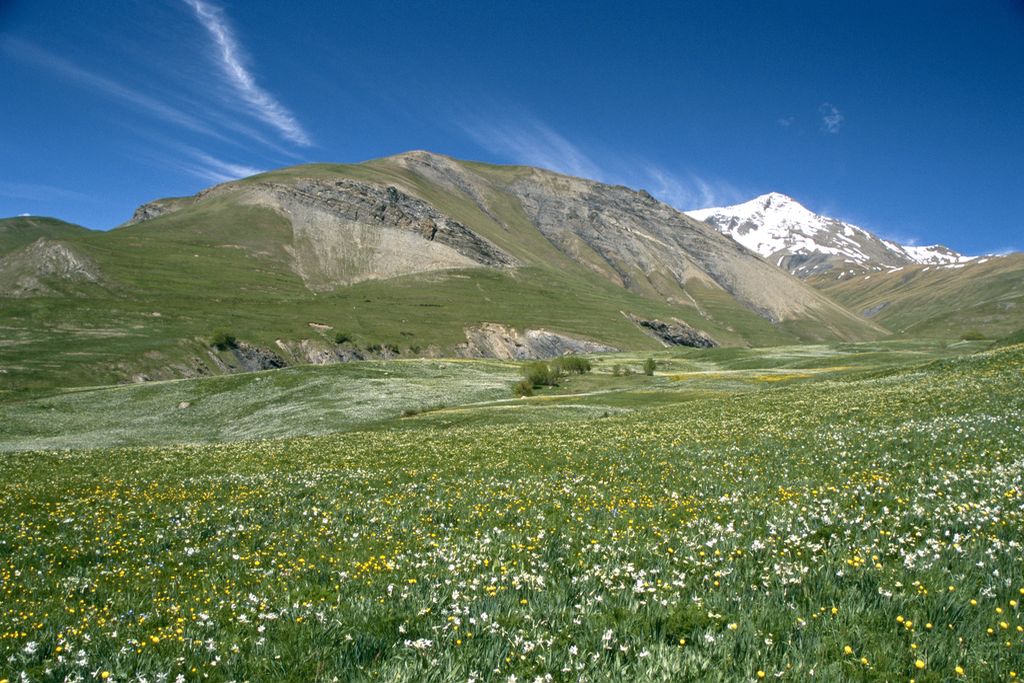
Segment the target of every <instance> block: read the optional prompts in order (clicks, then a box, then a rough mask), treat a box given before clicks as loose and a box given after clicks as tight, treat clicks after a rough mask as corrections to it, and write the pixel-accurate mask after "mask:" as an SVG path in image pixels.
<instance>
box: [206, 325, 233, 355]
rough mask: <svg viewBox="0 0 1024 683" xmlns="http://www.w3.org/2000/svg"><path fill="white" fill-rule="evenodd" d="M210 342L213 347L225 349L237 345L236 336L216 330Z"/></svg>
mask: <svg viewBox="0 0 1024 683" xmlns="http://www.w3.org/2000/svg"><path fill="white" fill-rule="evenodd" d="M210 344H211V345H212V346H213V348H215V349H219V350H221V351H227V350H228V349H233V348H236V347H237V346H238V338H237V337H235V335H233V334H231V333H230V332H226V331H224V330H218V331H217V332H214V333H213V338H212V339H211V340H210Z"/></svg>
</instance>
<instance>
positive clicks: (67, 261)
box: [0, 237, 100, 297]
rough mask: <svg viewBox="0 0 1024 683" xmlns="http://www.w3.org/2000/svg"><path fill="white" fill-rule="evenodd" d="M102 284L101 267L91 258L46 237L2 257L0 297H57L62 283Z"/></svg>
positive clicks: (0, 259)
mask: <svg viewBox="0 0 1024 683" xmlns="http://www.w3.org/2000/svg"><path fill="white" fill-rule="evenodd" d="M99 281H100V271H99V268H98V267H97V266H96V264H95V263H93V262H92V260H91V259H89V258H88V257H86V256H85V255H83V254H81V253H79V252H78V251H76V250H74V249H73V248H71V247H70V246H69V245H67V244H64V243H63V242H55V241H53V240H48V239H46V238H43V237H40V238H39V239H37V240H36V241H35V242H33V243H32V244H30V245H28V246H27V247H25V248H24V249H19V250H18V251H15V252H12V253H10V254H7V255H6V256H2V257H0V296H9V297H27V296H39V295H44V294H54V293H57V291H58V290H59V289H60V285H61V284H65V283H72V284H74V283H89V282H93V283H96V282H99Z"/></svg>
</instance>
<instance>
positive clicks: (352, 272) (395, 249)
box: [210, 178, 519, 291]
mask: <svg viewBox="0 0 1024 683" xmlns="http://www.w3.org/2000/svg"><path fill="white" fill-rule="evenodd" d="M225 192H231V193H236V194H238V195H239V199H240V200H241V201H242V202H243V203H247V204H254V205H258V206H265V207H268V208H271V209H273V210H274V211H277V212H279V213H280V214H281V215H282V216H284V217H286V218H287V219H288V220H289V221H290V222H291V225H292V231H293V241H292V244H291V250H292V254H293V257H294V260H295V269H296V272H298V274H299V275H300V276H301V277H302V278H303V280H304V281H305V282H306V285H307V286H308V287H309V288H310V289H311V290H313V291H329V290H331V289H334V288H336V287H339V286H345V285H351V284H355V283H357V282H362V281H364V280H372V279H387V278H390V277H396V276H400V275H410V274H414V273H423V272H430V271H435V270H448V269H453V268H478V267H490V268H506V267H513V266H516V265H518V264H519V261H518V260H517V259H516V258H514V257H513V256H511V255H510V254H508V253H506V252H505V251H503V250H502V249H500V248H498V247H497V246H495V245H494V244H492V243H491V242H489V241H488V240H486V239H485V238H483V237H481V236H480V235H478V234H477V233H475V232H474V231H473V230H471V229H469V228H468V227H466V226H465V225H463V224H461V223H459V222H458V221H456V220H454V219H452V218H451V217H449V216H447V215H445V214H443V213H441V212H440V211H438V210H437V209H435V208H434V207H433V206H431V205H430V204H428V203H427V202H425V201H423V200H421V199H418V198H416V197H413V196H411V195H409V194H406V193H405V192H402V191H401V190H399V189H398V188H396V187H394V186H390V185H388V186H382V185H378V184H374V183H367V182H363V181H359V180H354V179H349V178H339V179H336V180H314V179H299V180H297V181H295V182H294V183H254V184H249V185H246V186H243V187H241V188H238V187H233V186H225V187H224V188H223V189H221V190H220V191H219V192H217V193H211V195H210V196H211V197H213V196H217V195H219V194H222V193H225Z"/></svg>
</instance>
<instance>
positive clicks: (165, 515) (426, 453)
mask: <svg viewBox="0 0 1024 683" xmlns="http://www.w3.org/2000/svg"><path fill="white" fill-rule="evenodd" d="M978 348H979V347H960V348H944V347H942V346H939V345H934V344H932V345H929V344H913V343H909V342H906V343H902V344H889V345H886V344H876V345H854V346H846V347H834V346H833V347H826V346H821V347H789V348H781V349H762V350H756V351H743V350H735V349H725V350H713V351H708V352H696V351H694V352H681V353H674V354H668V353H667V352H666V353H665V354H663V355H662V356H661V357H660V358H659V367H658V370H657V373H656V375H655V376H654V377H645V376H643V375H642V374H636V373H634V374H631V375H626V376H623V375H621V374H619V375H616V374H614V373H613V372H612V369H613V366H615V365H619V366H620V369H624V368H637V369H638V368H639V364H640V362H641V361H642V360H643V357H628V356H625V355H623V356H618V357H611V358H607V359H604V358H602V359H601V360H600V361H599V363H598V365H597V366H596V368H595V372H594V373H592V374H590V375H585V376H582V377H574V378H572V379H571V380H570V381H569V383H568V384H567V385H565V386H563V387H561V388H560V389H558V390H553V391H552V390H545V391H542V392H541V393H540V394H539V395H538V396H535V397H534V398H532V399H524V400H521V399H511V398H509V395H510V394H509V391H508V387H510V386H511V384H512V382H514V381H515V380H516V379H517V369H516V368H515V366H513V365H507V364H501V363H490V364H486V363H473V362H470V363H465V364H460V363H448V362H439V361H406V362H403V363H395V364H367V365H366V366H353V367H343V366H338V367H332V368H308V369H306V368H300V369H293V370H288V371H283V372H276V373H263V374H259V375H251V376H236V377H223V378H213V379H209V380H199V381H196V382H184V383H181V382H178V383H175V382H169V383H158V384H154V385H144V386H138V387H111V388H106V389H97V390H91V391H83V392H69V393H63V394H58V395H54V396H49V397H45V398H43V397H36V398H32V399H25V400H24V401H21V402H19V403H9V404H5V405H4V412H5V420H4V423H5V426H4V427H3V430H4V431H3V432H2V439H3V442H2V443H3V447H4V448H6V449H8V450H10V451H11V452H8V453H5V454H2V455H0V458H2V460H3V465H4V468H5V470H6V471H5V477H4V478H3V480H2V482H0V679H5V678H6V679H9V680H12V681H13V680H19V677H20V676H22V675H23V674H24V675H25V676H26V677H27V680H34V681H41V680H98V679H105V680H107V681H129V680H131V681H135V680H141V679H142V678H145V679H146V680H148V681H156V680H160V681H163V680H167V681H173V680H176V679H179V677H180V680H238V681H241V680H251V681H264V680H294V681H331V680H344V681H351V680H386V681H483V680H495V681H533V680H538V679H539V680H587V681H621V680H655V681H661V680H664V681H675V680H702V681H703V680H706V681H737V680H740V681H742V680H758V679H759V678H760V677H764V678H765V679H767V680H792V681H803V680H810V679H812V677H813V680H825V681H857V680H877V681H898V680H904V681H908V680H911V679H914V680H916V681H918V682H923V681H950V680H961V679H963V680H976V681H1001V680H1007V681H1009V680H1013V678H1014V677H1015V676H1018V675H1022V676H1024V673H1022V670H1024V618H1022V614H1021V603H1022V602H1024V563H1022V561H1021V557H1022V554H1024V548H1022V543H1024V374H1022V367H1024V346H1011V347H1008V348H1004V349H998V350H990V351H978ZM969 350H973V351H978V352H977V353H971V354H966V353H964V352H965V351H969ZM385 372H386V373H391V375H389V377H390V378H392V379H395V381H400V382H402V383H403V384H400V386H402V387H403V390H402V391H401V392H397V391H396V392H394V393H390V394H385V388H386V387H391V386H396V385H392V384H379V383H377V384H375V383H374V382H376V381H377V380H378V379H381V377H380V373H385ZM330 373H334V374H330ZM346 373H349V374H346ZM318 382H319V384H318ZM415 387H421V388H422V387H426V388H422V389H415ZM417 392H419V393H417ZM545 392H546V393H545ZM346 397H348V398H349V399H351V400H353V401H357V402H362V403H361V404H360V405H364V406H365V405H368V404H372V405H373V406H375V407H374V408H373V409H372V410H370V409H360V410H355V409H353V410H351V411H347V409H346V408H344V407H343V405H344V401H345V398H346ZM115 401H116V402H115ZM182 402H186V403H189V406H188V407H185V408H179V407H178V405H179V404H180V403H182ZM282 402H283V403H282ZM334 402H339V403H340V404H341V405H340V406H339V407H337V408H335V409H332V408H331V406H332V405H333V403H334ZM442 404H443V405H442ZM282 406H289V408H288V409H287V410H285V408H283V407H282ZM221 409H223V413H221ZM193 410H195V412H190V411H193ZM160 411H162V412H160ZM200 411H203V412H200ZM261 411H262V412H261ZM332 411H333V412H332ZM403 412H404V413H405V415H406V416H405V417H401V415H402V413H403ZM83 413H84V414H85V415H86V417H80V415H82V414H83ZM157 414H160V415H166V414H172V415H175V416H179V415H180V416H182V417H181V418H180V421H179V422H176V423H173V424H162V418H154V417H147V416H153V415H157ZM118 415H120V416H121V422H120V424H118V420H117V416H118ZM321 415H326V416H328V418H329V421H330V424H327V425H320V424H318V420H317V418H318V417H319V416H321ZM47 416H49V422H48V419H47ZM90 416H91V417H90ZM175 419H176V420H177V419H178V418H177V417H176V418H175ZM90 425H93V426H94V428H93V429H92V430H91V431H90V430H89V429H87V427H89V426H90ZM231 425H236V426H237V427H231ZM232 429H235V431H232ZM330 429H347V430H351V431H348V432H345V433H336V434H324V435H308V436H299V437H295V438H289V439H276V440H262V441H230V442H222V441H221V440H223V439H237V438H239V437H243V436H249V437H255V436H263V435H267V434H278V435H280V434H281V433H282V430H283V433H285V434H296V433H305V434H309V433H311V432H317V431H328V430H330ZM178 430H180V431H178ZM289 430H291V431H289ZM176 433H177V434H178V435H179V440H180V439H185V440H188V441H194V442H196V443H193V444H185V445H156V446H154V445H146V444H168V442H169V441H171V440H174V435H175V434H176ZM200 442H209V443H200ZM131 443H134V444H135V445H127V444H131ZM89 445H91V446H102V447H103V448H98V449H94V450H62V451H54V450H50V451H26V450H22V449H26V448H32V447H36V448H38V447H40V446H47V447H54V448H61V447H66V446H74V447H76V448H79V447H82V446H89Z"/></svg>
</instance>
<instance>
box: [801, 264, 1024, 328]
mask: <svg viewBox="0 0 1024 683" xmlns="http://www.w3.org/2000/svg"><path fill="white" fill-rule="evenodd" d="M807 282H808V283H809V284H812V285H814V286H816V287H819V288H820V289H821V290H822V291H823V292H825V293H826V294H828V295H829V296H831V297H832V298H834V299H836V300H837V301H839V302H840V303H843V304H844V305H846V306H847V307H849V308H850V309H851V310H853V311H855V312H857V313H860V314H861V315H863V316H865V317H867V318H869V319H871V320H874V321H875V322H878V323H879V324H881V325H884V326H885V327H886V328H887V329H889V330H892V331H893V332H894V333H896V334H899V335H903V336H914V337H935V338H945V339H956V338H958V337H962V336H965V337H974V336H984V337H987V338H990V339H996V338H999V337H1002V336H1004V335H1007V334H1010V333H1012V332H1014V331H1016V330H1019V329H1022V328H1024V254H1019V253H1017V254H1008V255H1006V256H984V257H980V258H977V259H973V260H970V261H967V262H966V263H959V264H946V265H941V266H933V265H920V264H913V265H909V266H904V267H900V268H895V269H893V270H885V271H883V272H875V273H864V274H860V275H855V276H851V277H848V278H845V279H842V280H836V279H835V278H832V277H828V276H827V275H826V276H816V277H811V278H809V279H808V280H807Z"/></svg>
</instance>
